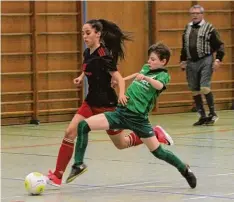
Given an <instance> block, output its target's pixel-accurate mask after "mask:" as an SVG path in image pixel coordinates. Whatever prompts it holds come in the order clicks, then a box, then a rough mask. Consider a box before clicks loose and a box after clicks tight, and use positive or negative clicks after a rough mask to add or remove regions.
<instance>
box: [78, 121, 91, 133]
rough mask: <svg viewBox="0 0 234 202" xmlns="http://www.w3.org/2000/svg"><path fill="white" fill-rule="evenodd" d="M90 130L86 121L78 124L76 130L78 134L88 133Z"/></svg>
mask: <svg viewBox="0 0 234 202" xmlns="http://www.w3.org/2000/svg"><path fill="white" fill-rule="evenodd" d="M90 130H91V129H90V127H89V125H88V123H87V122H86V121H84V120H83V121H81V122H80V123H79V124H78V128H77V132H78V134H80V133H82V134H83V133H88V132H89V131H90Z"/></svg>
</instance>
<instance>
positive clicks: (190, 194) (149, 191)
mask: <svg viewBox="0 0 234 202" xmlns="http://www.w3.org/2000/svg"><path fill="white" fill-rule="evenodd" d="M2 179H11V180H18V181H22V180H24V179H20V178H2ZM144 183H145V184H146V183H147V184H150V183H152V184H153V183H156V182H149V183H148V182H142V184H141V185H143V184H144ZM135 184H136V185H140V183H139V182H136V183H135ZM68 186H69V187H73V188H78V187H87V188H91V189H92V188H100V189H120V190H129V191H138V192H148V193H160V194H172V195H182V196H193V197H207V198H219V199H234V197H228V196H220V195H212V194H193V193H183V192H172V191H159V190H144V189H136V188H126V187H127V186H134V183H130V184H127V183H125V184H113V185H84V184H77V185H74V184H72V185H68ZM120 186H121V187H120ZM194 190H196V189H194ZM80 191H81V192H84V191H85V190H80ZM86 191H89V190H86ZM78 192H79V190H76V191H75V192H74V193H78ZM64 193H66V192H64ZM51 194H53V193H51Z"/></svg>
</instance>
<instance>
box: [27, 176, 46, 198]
mask: <svg viewBox="0 0 234 202" xmlns="http://www.w3.org/2000/svg"><path fill="white" fill-rule="evenodd" d="M24 187H25V189H26V191H27V192H28V193H29V194H31V195H39V194H41V193H43V192H44V190H45V187H46V179H45V177H44V175H42V174H41V173H38V172H32V173H30V174H28V175H27V176H26V178H25V181H24Z"/></svg>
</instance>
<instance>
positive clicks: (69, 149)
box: [54, 138, 74, 178]
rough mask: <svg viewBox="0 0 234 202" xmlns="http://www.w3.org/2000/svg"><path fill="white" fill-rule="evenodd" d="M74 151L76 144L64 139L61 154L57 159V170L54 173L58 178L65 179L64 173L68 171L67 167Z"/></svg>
mask: <svg viewBox="0 0 234 202" xmlns="http://www.w3.org/2000/svg"><path fill="white" fill-rule="evenodd" d="M73 150H74V142H73V141H72V140H69V139H67V138H64V139H63V142H62V144H61V146H60V149H59V154H58V157H57V163H56V169H55V171H54V174H55V175H56V176H57V177H58V178H62V177H63V173H64V171H65V170H66V167H67V165H68V163H69V161H70V160H71V157H72V154H73Z"/></svg>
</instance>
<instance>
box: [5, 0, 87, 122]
mask: <svg viewBox="0 0 234 202" xmlns="http://www.w3.org/2000/svg"><path fill="white" fill-rule="evenodd" d="M2 5H3V6H2V63H1V64H2V66H3V67H2V100H3V102H2V124H3V125H5V124H17V123H20V124H21V123H29V121H30V120H31V121H32V120H34V123H37V122H36V121H37V120H38V121H40V122H49V121H55V120H56V121H67V120H71V118H72V117H73V115H74V113H75V111H76V109H77V108H78V106H80V103H81V101H82V99H83V90H82V88H80V89H77V88H76V87H75V86H74V85H73V79H74V78H75V77H77V75H79V74H80V68H81V66H80V64H81V52H82V51H81V48H82V46H81V44H82V41H81V33H80V27H81V21H82V19H81V2H69V1H57V2H52V1H51V2H48V1H45V2H41V1H40V2H29V1H24V2H23V1H22V2H3V3H2ZM34 24H35V27H34ZM34 31H35V32H34ZM35 113H36V114H35ZM22 117H24V118H22Z"/></svg>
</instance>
